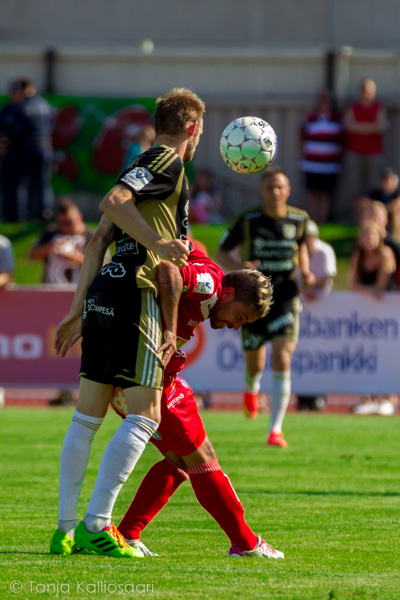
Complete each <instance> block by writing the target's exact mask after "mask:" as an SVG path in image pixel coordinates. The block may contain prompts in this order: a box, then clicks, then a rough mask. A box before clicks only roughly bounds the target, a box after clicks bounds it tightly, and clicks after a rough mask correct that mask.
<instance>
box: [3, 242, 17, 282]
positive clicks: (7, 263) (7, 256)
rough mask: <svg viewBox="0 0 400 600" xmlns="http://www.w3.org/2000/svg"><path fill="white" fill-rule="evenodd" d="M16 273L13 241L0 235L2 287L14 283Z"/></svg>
mask: <svg viewBox="0 0 400 600" xmlns="http://www.w3.org/2000/svg"><path fill="white" fill-rule="evenodd" d="M13 274H14V257H13V251H12V246H11V242H10V240H9V239H8V238H6V237H5V236H4V235H0V289H4V288H6V287H7V286H8V285H10V283H12V280H13Z"/></svg>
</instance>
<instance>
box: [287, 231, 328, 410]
mask: <svg viewBox="0 0 400 600" xmlns="http://www.w3.org/2000/svg"><path fill="white" fill-rule="evenodd" d="M305 233H306V237H305V240H306V245H307V248H308V254H309V256H310V271H311V273H312V274H313V275H314V276H315V283H314V285H312V286H310V287H304V286H302V287H301V288H300V289H301V293H302V297H303V299H304V300H305V301H306V302H307V301H314V300H316V299H317V298H319V297H320V296H322V295H325V294H329V293H330V292H331V290H332V287H333V280H334V278H335V276H336V256H335V251H334V249H333V248H332V246H331V245H330V244H327V243H326V242H323V241H322V240H320V239H319V230H318V225H317V224H316V223H315V222H314V221H308V222H307V223H306V228H305ZM297 403H298V404H297V406H298V409H299V410H302V409H311V410H323V409H324V408H325V398H324V396H297Z"/></svg>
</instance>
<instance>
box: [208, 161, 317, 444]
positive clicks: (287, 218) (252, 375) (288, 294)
mask: <svg viewBox="0 0 400 600" xmlns="http://www.w3.org/2000/svg"><path fill="white" fill-rule="evenodd" d="M260 193H261V197H262V200H263V202H262V204H261V205H260V206H256V207H253V208H250V209H247V210H245V211H243V212H241V213H240V214H239V215H238V216H237V217H236V218H235V219H234V221H233V223H232V224H231V225H230V227H229V229H228V231H227V232H226V233H225V234H224V235H223V237H222V240H221V243H220V247H219V249H218V251H217V255H216V256H217V260H218V261H219V262H220V263H221V264H222V265H223V266H224V267H226V268H227V269H230V270H236V269H243V268H250V269H258V270H259V271H261V272H262V273H263V274H264V275H269V276H271V278H272V286H273V290H274V291H273V305H272V307H271V310H270V312H269V313H268V315H267V316H266V317H264V318H263V319H259V320H258V321H256V322H255V323H251V324H248V325H244V326H243V327H242V344H243V350H244V355H245V360H246V373H245V382H246V391H245V393H244V400H243V407H244V411H245V414H246V415H247V416H248V417H249V418H254V417H255V416H256V415H257V413H258V406H259V405H258V392H259V390H260V382H261V377H262V374H263V371H264V368H265V363H266V347H265V345H266V342H271V346H272V384H271V394H270V399H271V424H270V429H269V433H268V437H267V444H268V445H270V446H280V447H282V448H285V447H286V446H287V443H286V441H285V439H284V437H283V434H282V422H283V419H284V417H285V413H286V410H287V407H288V404H289V400H290V393H291V372H290V369H291V360H292V356H293V353H294V351H295V348H296V344H297V338H298V331H299V312H300V301H299V286H298V284H297V281H296V279H295V275H294V270H295V267H296V266H297V265H298V266H299V268H300V272H301V275H302V278H303V285H305V286H310V285H312V284H313V283H314V280H315V278H314V275H313V274H312V273H311V272H310V268H309V256H308V251H307V246H306V244H305V239H304V231H305V224H306V222H307V220H308V218H309V217H308V214H307V213H306V212H305V211H304V210H300V209H299V208H295V207H293V206H288V205H287V200H288V198H289V195H290V184H289V179H288V177H287V175H286V173H284V172H283V171H282V170H280V169H278V168H269V169H267V170H266V171H265V172H264V173H263V177H262V182H261V190H260ZM238 249H240V258H239V256H238V252H237V250H238Z"/></svg>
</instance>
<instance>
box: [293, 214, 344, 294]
mask: <svg viewBox="0 0 400 600" xmlns="http://www.w3.org/2000/svg"><path fill="white" fill-rule="evenodd" d="M305 233H306V237H305V240H306V245H307V248H308V254H309V256H310V271H311V273H313V275H314V276H315V283H314V285H312V286H309V287H305V286H304V285H303V286H301V293H302V295H303V296H305V297H306V298H307V299H308V300H315V299H316V298H318V297H319V296H321V295H323V294H329V293H330V292H331V290H332V286H333V280H334V278H335V276H336V272H337V271H336V256H335V251H334V249H333V248H332V246H331V245H330V244H327V243H326V242H323V241H322V240H320V239H319V230H318V225H317V224H316V223H315V222H314V221H308V222H307V223H306V229H305Z"/></svg>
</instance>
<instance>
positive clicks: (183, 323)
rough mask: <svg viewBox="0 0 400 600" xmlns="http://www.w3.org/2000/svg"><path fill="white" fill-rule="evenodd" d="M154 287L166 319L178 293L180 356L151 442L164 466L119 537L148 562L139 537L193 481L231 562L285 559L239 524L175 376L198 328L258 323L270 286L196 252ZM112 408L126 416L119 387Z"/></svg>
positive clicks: (167, 374) (225, 482)
mask: <svg viewBox="0 0 400 600" xmlns="http://www.w3.org/2000/svg"><path fill="white" fill-rule="evenodd" d="M158 285H159V290H160V298H161V307H162V309H163V315H164V316H165V315H167V314H168V313H170V312H171V306H172V305H173V303H174V300H173V299H171V295H172V294H174V293H178V294H182V295H181V299H180V301H179V312H178V314H177V351H176V352H175V354H174V355H173V357H172V358H171V360H170V362H169V363H168V364H167V366H166V368H165V371H164V390H163V396H162V401H161V424H160V426H159V428H158V431H157V434H156V435H155V436H153V437H152V438H151V442H152V443H153V444H154V445H155V446H156V448H158V450H159V451H160V452H161V454H163V455H164V459H163V460H161V461H160V462H158V463H156V464H155V465H154V466H153V467H152V468H151V469H150V471H149V472H148V473H147V475H146V476H145V478H144V479H143V481H142V483H141V485H140V487H139V489H138V491H137V493H136V496H135V498H134V499H133V501H132V504H131V506H130V507H129V509H128V511H127V513H126V515H125V517H124V518H123V520H122V522H121V523H120V525H119V531H120V532H121V533H122V535H123V536H124V537H125V539H126V541H127V542H128V543H129V544H130V545H131V546H133V547H135V548H137V549H139V550H141V551H142V552H143V553H144V554H145V555H147V556H153V555H154V554H153V553H152V552H151V551H149V550H148V549H147V548H146V546H145V545H144V544H143V543H142V542H141V541H140V534H141V532H142V531H143V529H144V528H145V527H146V526H147V525H148V524H149V523H150V521H151V520H152V519H153V518H154V517H155V516H156V514H157V513H158V512H159V511H160V510H161V508H163V506H165V504H166V503H167V502H168V500H169V498H170V497H171V496H172V495H173V494H174V493H175V491H176V490H177V489H178V487H179V486H180V484H181V483H183V482H184V481H186V480H187V479H189V478H190V482H191V484H192V487H193V490H194V492H195V494H196V497H197V499H198V501H199V502H200V504H201V505H202V506H203V508H205V510H207V511H208V512H209V513H210V515H211V516H212V517H213V518H214V519H215V520H216V521H217V523H218V524H219V525H220V527H221V528H222V529H223V530H224V531H225V533H226V534H227V536H228V537H229V539H230V541H231V544H232V545H231V548H230V550H229V556H234V557H238V556H239V557H242V556H251V557H260V558H283V557H284V555H283V553H282V552H279V551H276V550H274V549H273V548H271V546H269V545H268V544H267V543H266V542H264V541H263V540H262V539H261V537H257V536H256V535H255V534H254V533H253V532H252V530H251V529H250V527H249V526H248V525H247V523H246V521H245V520H244V509H243V507H242V505H241V503H240V500H239V499H238V497H237V495H236V492H235V490H234V489H233V487H232V485H231V483H230V481H229V478H228V477H227V475H225V474H224V473H223V471H222V470H221V468H220V466H219V464H218V459H217V457H216V454H215V451H214V449H213V447H212V445H211V442H210V440H209V439H208V437H207V434H206V432H205V430H204V427H203V423H202V421H201V418H200V415H199V413H198V410H197V405H196V401H195V398H194V395H193V391H192V389H191V388H190V386H189V385H188V384H187V383H186V381H185V380H184V379H182V378H181V377H180V375H179V372H180V371H181V370H182V369H183V367H184V364H185V359H186V355H185V352H184V351H183V350H182V349H181V348H182V346H183V345H184V344H185V343H186V342H187V341H189V339H190V338H191V337H192V336H193V335H194V329H195V327H196V326H197V325H199V323H201V322H203V321H204V320H206V319H208V318H209V319H210V323H211V327H212V328H214V329H222V328H224V327H228V328H230V329H235V330H237V329H239V328H240V326H241V325H242V324H243V323H246V322H252V321H254V320H256V319H257V318H258V317H260V316H261V315H262V314H263V313H264V314H265V313H266V312H268V310H269V305H270V301H271V295H272V287H271V284H270V281H269V279H268V278H267V277H265V276H264V275H262V274H261V273H259V272H258V271H252V270H242V271H236V272H235V271H234V272H232V273H229V274H228V275H224V274H223V271H222V270H221V269H220V268H219V267H218V266H217V265H216V264H215V263H214V262H213V261H212V260H211V259H209V258H208V257H206V256H205V255H204V254H203V253H202V252H200V251H197V250H194V251H193V252H192V253H191V254H190V255H189V259H188V266H187V267H185V268H184V269H181V270H178V269H176V268H175V267H174V266H173V265H169V264H168V263H161V265H159V267H158ZM167 329H168V328H167ZM112 405H113V408H114V409H115V410H116V412H117V413H118V414H120V416H122V417H124V415H125V414H126V406H125V399H124V395H123V391H122V389H121V388H116V390H115V394H114V399H113V401H112Z"/></svg>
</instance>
